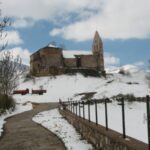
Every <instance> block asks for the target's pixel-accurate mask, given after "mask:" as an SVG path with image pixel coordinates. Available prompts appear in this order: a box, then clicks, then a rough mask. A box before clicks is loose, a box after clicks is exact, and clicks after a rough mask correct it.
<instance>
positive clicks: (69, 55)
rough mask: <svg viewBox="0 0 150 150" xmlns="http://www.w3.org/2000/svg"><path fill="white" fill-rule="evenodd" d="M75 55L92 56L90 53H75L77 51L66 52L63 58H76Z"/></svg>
mask: <svg viewBox="0 0 150 150" xmlns="http://www.w3.org/2000/svg"><path fill="white" fill-rule="evenodd" d="M75 55H92V52H90V51H82V50H80V51H75V50H68V51H67V50H64V51H63V56H64V58H75Z"/></svg>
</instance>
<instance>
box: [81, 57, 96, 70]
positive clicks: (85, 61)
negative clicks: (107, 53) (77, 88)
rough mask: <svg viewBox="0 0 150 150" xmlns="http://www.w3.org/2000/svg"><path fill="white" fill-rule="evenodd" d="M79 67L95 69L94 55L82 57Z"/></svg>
mask: <svg viewBox="0 0 150 150" xmlns="http://www.w3.org/2000/svg"><path fill="white" fill-rule="evenodd" d="M81 67H83V68H92V69H95V68H96V67H97V62H96V59H95V56H94V55H82V56H81Z"/></svg>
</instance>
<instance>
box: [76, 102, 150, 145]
mask: <svg viewBox="0 0 150 150" xmlns="http://www.w3.org/2000/svg"><path fill="white" fill-rule="evenodd" d="M97 108H98V123H99V124H101V125H103V126H105V106H104V104H102V103H101V104H98V105H97ZM80 110H81V116H82V117H83V109H82V107H81V108H80ZM90 110H91V113H90V114H91V121H93V122H96V119H95V105H91V106H90ZM107 110H108V128H110V129H113V130H115V131H118V132H119V133H121V134H122V132H123V131H122V110H121V106H120V105H118V102H113V103H108V106H107ZM77 112H78V115H79V107H77ZM146 114H147V113H146V103H144V102H140V103H138V102H133V103H129V102H125V125H126V135H128V136H130V137H133V138H135V139H138V140H140V141H143V142H145V143H148V137H147V119H146ZM85 118H86V119H88V107H87V105H85Z"/></svg>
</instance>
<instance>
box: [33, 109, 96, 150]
mask: <svg viewBox="0 0 150 150" xmlns="http://www.w3.org/2000/svg"><path fill="white" fill-rule="evenodd" d="M33 121H35V122H37V123H39V124H41V125H42V126H44V127H45V128H47V129H49V130H50V131H52V132H53V133H54V134H56V135H57V136H58V137H60V138H61V139H62V140H63V142H64V144H65V146H66V147H67V149H68V150H92V149H93V148H92V145H91V144H88V143H87V141H85V140H81V136H80V135H79V134H78V133H77V132H76V130H75V129H74V127H73V126H72V125H70V124H69V123H68V122H67V121H66V120H65V119H63V118H62V116H61V115H60V113H59V111H58V109H53V110H49V111H44V112H41V113H39V114H38V115H36V116H35V117H33Z"/></svg>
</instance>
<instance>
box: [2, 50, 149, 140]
mask: <svg viewBox="0 0 150 150" xmlns="http://www.w3.org/2000/svg"><path fill="white" fill-rule="evenodd" d="M68 52H69V51H68ZM68 54H69V53H68ZM68 57H70V55H68ZM121 68H122V69H123V70H124V71H127V72H128V73H129V74H126V75H122V74H119V73H118V72H119V70H120V69H121ZM121 68H113V69H112V70H109V69H108V70H107V71H108V72H109V74H108V75H107V77H106V78H104V77H101V78H96V77H84V76H83V75H81V74H76V75H60V76H56V77H36V78H34V79H31V80H28V81H26V82H24V77H22V78H20V80H19V86H18V89H26V88H29V89H30V94H27V95H13V97H14V98H15V99H16V102H17V103H20V104H23V103H26V102H28V101H30V102H37V103H45V102H58V101H59V99H61V100H62V101H68V99H70V98H71V99H72V100H80V99H81V98H82V95H79V96H75V94H78V93H87V92H96V94H95V95H94V96H93V98H95V99H100V98H104V97H109V98H110V97H112V96H116V95H118V94H134V96H136V97H145V96H146V95H148V94H149V91H148V84H147V81H146V79H145V75H146V72H145V71H143V70H139V69H138V68H136V67H135V66H132V65H127V66H124V67H121ZM129 83H131V84H129ZM41 86H43V89H45V90H47V93H44V94H43V95H36V94H35V95H32V94H31V90H32V89H39V88H40V87H41ZM20 107H22V106H20ZM92 107H94V106H91V113H92V112H93V114H91V115H94V108H92ZM108 107H109V108H108V114H109V126H110V127H111V128H112V129H114V130H116V131H118V132H122V125H121V116H120V115H121V110H120V106H119V105H117V104H116V103H115V102H113V103H112V104H108ZM125 110H126V120H127V121H126V127H127V135H129V136H131V137H134V138H137V139H139V140H142V141H144V142H147V134H146V133H147V125H146V122H147V121H146V119H145V118H146V117H144V116H146V115H145V114H146V108H145V103H138V102H136V103H132V104H128V103H127V104H126V109H125ZM98 111H99V114H101V115H100V116H99V121H100V123H101V124H102V125H104V123H105V121H104V107H103V106H102V105H101V104H99V110H98ZM52 114H53V113H52ZM44 115H45V114H44ZM44 115H42V118H44ZM102 115H103V116H102ZM1 118H2V117H1ZM5 118H6V117H5ZM42 118H41V119H42ZM52 118H54V117H52ZM92 119H93V121H94V116H93V117H92ZM102 119H103V120H102ZM2 120H4V119H2ZM1 124H2V123H1ZM137 130H138V132H137ZM66 134H68V133H66Z"/></svg>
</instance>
